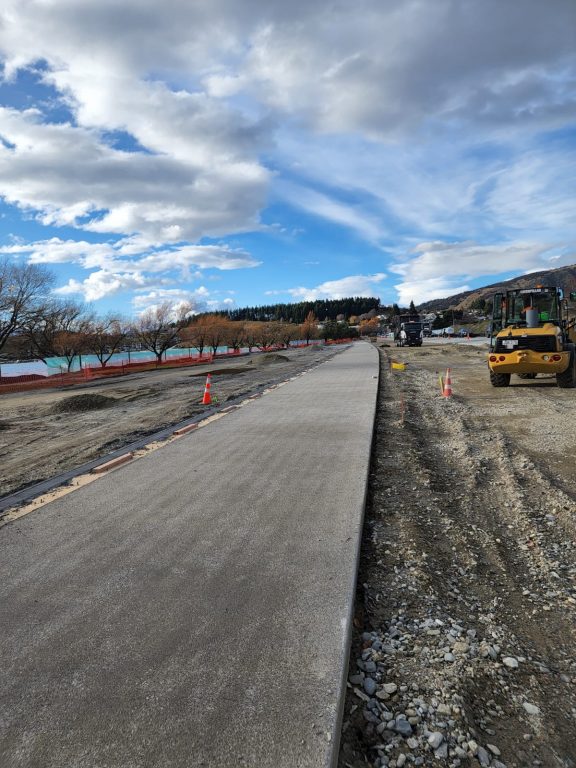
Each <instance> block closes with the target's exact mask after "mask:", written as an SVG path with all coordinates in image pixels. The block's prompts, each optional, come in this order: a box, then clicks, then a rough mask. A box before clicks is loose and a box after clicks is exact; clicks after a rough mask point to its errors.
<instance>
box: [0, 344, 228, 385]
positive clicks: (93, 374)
mask: <svg viewBox="0 0 576 768" xmlns="http://www.w3.org/2000/svg"><path fill="white" fill-rule="evenodd" d="M222 356H223V357H228V354H227V353H225V354H224V355H222ZM218 357H220V355H218ZM213 359H214V355H213V354H207V355H196V356H194V357H192V356H188V355H187V356H186V357H173V358H169V359H168V360H163V361H162V362H161V363H158V362H157V361H156V360H144V361H142V362H134V363H121V364H120V365H106V366H98V367H96V366H92V365H86V366H84V367H83V368H82V370H81V371H74V372H71V373H68V372H67V373H57V374H53V375H52V376H38V375H37V374H28V375H24V376H11V377H0V394H7V393H10V392H26V391H29V390H33V389H50V388H54V387H67V386H74V385H77V384H85V383H86V381H92V380H94V379H100V378H103V377H105V376H124V375H126V374H128V373H139V372H141V371H153V370H156V369H158V368H183V367H187V366H191V365H205V364H206V363H211V362H212V361H213Z"/></svg>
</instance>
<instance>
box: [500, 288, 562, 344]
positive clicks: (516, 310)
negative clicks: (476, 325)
mask: <svg viewBox="0 0 576 768" xmlns="http://www.w3.org/2000/svg"><path fill="white" fill-rule="evenodd" d="M561 299H562V292H561V291H560V289H559V288H544V287H537V288H519V289H517V290H515V291H506V293H496V294H495V295H494V303H493V308H492V335H493V336H495V335H496V334H497V333H499V332H500V331H501V330H502V329H503V328H506V327H508V326H514V327H516V328H527V327H528V328H537V327H539V326H542V325H543V324H544V323H554V324H555V325H560V323H561V319H562V318H561V311H562V310H561Z"/></svg>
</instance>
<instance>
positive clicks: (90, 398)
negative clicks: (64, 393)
mask: <svg viewBox="0 0 576 768" xmlns="http://www.w3.org/2000/svg"><path fill="white" fill-rule="evenodd" d="M115 402H116V400H115V399H114V398H113V397H105V396H104V395H97V394H86V395H74V396H73V397H66V398H64V400H60V402H59V403H56V405H55V406H54V408H53V411H54V413H78V412H82V411H97V410H100V408H108V407H109V406H111V405H114V403H115Z"/></svg>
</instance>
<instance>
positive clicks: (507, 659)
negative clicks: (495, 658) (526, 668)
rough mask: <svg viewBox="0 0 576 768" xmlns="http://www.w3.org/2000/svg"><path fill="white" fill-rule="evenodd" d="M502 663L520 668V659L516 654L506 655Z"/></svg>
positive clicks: (513, 667)
mask: <svg viewBox="0 0 576 768" xmlns="http://www.w3.org/2000/svg"><path fill="white" fill-rule="evenodd" d="M502 663H503V664H505V665H506V666H507V667H510V669H518V659H515V658H514V656H504V658H503V659H502Z"/></svg>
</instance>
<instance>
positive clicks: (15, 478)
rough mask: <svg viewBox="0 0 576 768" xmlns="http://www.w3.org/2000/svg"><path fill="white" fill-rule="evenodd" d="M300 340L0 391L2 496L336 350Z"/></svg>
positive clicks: (279, 378) (293, 371)
mask: <svg viewBox="0 0 576 768" xmlns="http://www.w3.org/2000/svg"><path fill="white" fill-rule="evenodd" d="M336 352H337V347H327V348H318V347H312V346H311V347H305V348H302V349H298V350H289V351H288V350H282V351H280V352H278V353H271V354H253V355H250V356H247V357H242V358H241V359H236V360H224V361H222V362H220V361H216V362H215V363H213V364H211V365H206V366H196V367H190V368H175V369H164V370H158V371H146V372H144V373H135V374H129V375H127V376H120V377H114V378H111V379H101V380H99V381H96V382H94V383H90V384H88V385H80V386H75V387H66V388H61V389H52V390H36V391H30V392H24V393H22V394H5V395H1V394H0V497H2V496H6V495H8V494H10V493H14V492H15V491H16V490H19V489H20V488H23V487H26V486H28V485H33V484H34V483H38V482H40V481H41V480H44V479H46V478H51V477H54V476H55V475H57V474H59V473H61V472H63V471H66V470H69V469H73V468H75V467H77V466H78V465H80V464H82V463H84V462H86V461H90V460H92V459H95V458H98V457H100V456H104V455H106V454H107V453H109V452H110V451H113V450H115V449H117V448H121V447H122V446H124V445H128V444H129V443H131V442H134V441H136V440H138V439H139V438H142V437H144V436H146V435H149V434H152V433H154V432H157V431H158V430H160V429H163V428H165V427H168V426H170V425H172V424H177V423H178V422H181V421H183V420H185V419H188V418H191V417H194V416H196V415H198V414H202V413H206V412H207V411H209V409H210V406H204V405H201V401H202V395H203V392H204V384H205V381H206V373H208V372H211V373H212V386H211V394H212V400H213V404H215V406H216V407H218V406H219V405H225V404H226V403H227V402H228V401H230V400H233V399H235V398H238V397H241V396H242V395H246V396H248V395H250V394H252V393H254V392H255V391H256V390H258V389H259V388H262V387H265V386H267V385H271V384H274V383H277V382H279V381H283V380H285V379H287V378H289V377H290V376H292V375H294V374H297V373H299V372H301V371H303V370H305V369H306V368H309V367H311V366H313V365H316V364H318V363H319V362H322V361H324V360H326V359H328V358H329V357H331V356H332V355H334V354H336Z"/></svg>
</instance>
